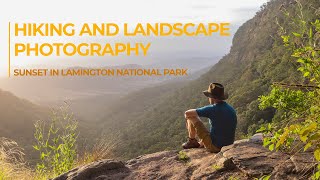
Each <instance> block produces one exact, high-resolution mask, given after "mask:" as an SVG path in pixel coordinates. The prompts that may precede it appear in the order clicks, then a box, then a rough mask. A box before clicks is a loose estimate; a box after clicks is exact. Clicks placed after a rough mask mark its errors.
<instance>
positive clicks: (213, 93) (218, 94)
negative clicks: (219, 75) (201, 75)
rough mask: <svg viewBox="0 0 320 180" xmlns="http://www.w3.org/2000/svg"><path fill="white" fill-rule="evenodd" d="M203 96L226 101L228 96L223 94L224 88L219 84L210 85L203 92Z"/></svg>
mask: <svg viewBox="0 0 320 180" xmlns="http://www.w3.org/2000/svg"><path fill="white" fill-rule="evenodd" d="M203 94H204V95H205V96H207V97H209V98H214V99H219V100H226V99H228V94H227V93H225V92H224V87H223V85H222V84H220V83H211V84H210V85H209V88H208V90H205V91H203Z"/></svg>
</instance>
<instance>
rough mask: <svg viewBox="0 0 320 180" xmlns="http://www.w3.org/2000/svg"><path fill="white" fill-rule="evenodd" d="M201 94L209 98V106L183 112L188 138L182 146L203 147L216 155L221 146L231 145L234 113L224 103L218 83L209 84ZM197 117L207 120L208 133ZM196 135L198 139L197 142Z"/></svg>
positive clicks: (234, 125) (220, 86)
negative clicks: (208, 125)
mask: <svg viewBox="0 0 320 180" xmlns="http://www.w3.org/2000/svg"><path fill="white" fill-rule="evenodd" d="M203 94H204V95H205V96H207V97H208V98H209V103H210V105H208V106H204V107H201V108H198V109H190V110H188V111H186V112H185V119H186V124H187V129H188V132H189V138H188V141H187V142H186V143H184V144H183V145H182V147H183V148H184V149H190V148H199V147H205V148H206V149H207V150H208V151H210V152H213V153H217V152H219V151H220V150H221V148H222V147H223V146H227V145H230V144H233V142H234V138H235V130H236V126H237V115H236V111H235V110H234V109H233V107H232V106H230V105H229V104H228V103H226V102H225V101H224V100H226V99H227V95H225V93H224V87H223V85H222V84H219V83H211V84H210V85H209V88H208V90H206V91H203ZM199 117H206V118H209V124H210V132H209V131H208V130H207V128H206V127H205V126H204V124H203V123H202V122H201V120H200V118H199ZM196 135H197V136H198V138H199V139H200V142H198V141H197V140H196V139H195V137H196Z"/></svg>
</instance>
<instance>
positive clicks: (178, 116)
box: [101, 0, 320, 158]
mask: <svg viewBox="0 0 320 180" xmlns="http://www.w3.org/2000/svg"><path fill="white" fill-rule="evenodd" d="M300 3H301V4H302V7H303V8H304V9H303V11H304V14H305V18H307V20H309V21H314V20H315V19H316V18H319V17H320V14H319V13H320V11H319V8H320V1H319V0H302V1H300ZM297 6H298V4H297V3H296V1H292V0H272V1H270V2H268V3H267V4H266V5H265V6H262V7H261V10H260V11H259V12H257V14H256V16H255V17H254V18H252V19H250V20H249V21H247V22H246V23H244V24H243V25H242V26H241V27H240V28H239V29H238V31H237V32H236V34H235V36H234V38H233V44H232V47H231V50H230V53H229V54H227V55H226V56H224V57H223V58H222V59H221V60H220V61H219V62H218V63H217V64H216V65H214V66H213V67H212V68H211V69H210V70H209V71H208V72H207V73H205V74H203V75H202V76H201V77H200V78H198V79H196V80H194V81H192V82H189V83H187V84H180V85H179V84H176V86H175V88H176V89H175V90H173V91H169V92H165V91H164V92H163V89H166V87H167V85H164V86H160V87H155V88H149V89H144V90H141V91H140V92H137V93H138V94H141V96H135V94H129V95H128V96H126V97H125V98H123V99H124V100H127V101H123V102H120V103H117V104H115V106H116V107H117V109H118V110H116V111H112V112H106V116H105V117H104V118H102V119H101V123H103V122H104V123H105V126H103V127H102V128H101V131H102V132H106V133H108V134H110V135H112V134H114V133H115V132H118V133H119V134H120V135H117V139H118V141H119V142H121V144H120V145H119V147H118V148H117V151H116V153H117V154H118V155H119V156H121V157H124V158H132V157H135V156H137V155H140V154H144V153H151V152H157V151H160V150H164V149H176V148H179V147H180V145H181V143H182V142H183V141H185V138H186V137H187V132H186V129H185V120H184V117H183V113H184V111H186V110H188V109H190V108H197V107H201V106H204V105H207V104H208V99H207V98H205V97H204V96H203V94H202V91H203V90H205V89H207V87H208V85H209V83H211V82H220V83H222V84H224V85H225V87H226V90H227V91H228V93H229V95H230V98H229V99H228V100H227V101H228V102H229V103H230V104H231V105H233V106H234V107H235V108H236V110H237V114H238V128H237V137H238V138H240V137H241V135H244V134H247V133H253V132H255V130H256V129H257V128H258V127H259V126H260V124H261V123H264V122H268V121H270V120H271V119H272V117H273V115H274V110H273V109H267V110H265V111H260V110H259V109H258V100H257V99H258V96H259V95H262V94H264V93H266V92H268V90H269V88H270V85H271V84H272V83H273V82H286V83H303V80H302V79H301V77H300V74H299V72H298V71H297V70H296V69H297V64H296V63H295V62H294V61H292V57H291V56H290V53H287V50H286V49H285V47H284V46H283V44H282V40H281V38H280V36H279V34H278V28H279V27H278V26H277V24H276V19H277V20H278V22H279V23H282V24H284V26H286V23H289V21H288V20H286V19H285V17H284V15H283V12H281V11H280V10H279V9H280V8H286V9H287V11H288V12H290V13H292V14H297ZM147 92H152V93H147ZM146 100H148V102H151V103H150V104H148V103H145V101H146ZM128 104H129V106H130V108H134V109H136V111H133V112H132V110H131V109H129V107H128ZM127 107H128V108H127ZM123 114H125V115H123Z"/></svg>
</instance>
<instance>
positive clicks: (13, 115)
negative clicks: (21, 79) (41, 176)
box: [0, 89, 49, 155]
mask: <svg viewBox="0 0 320 180" xmlns="http://www.w3.org/2000/svg"><path fill="white" fill-rule="evenodd" d="M48 114H49V111H48V109H46V108H42V107H40V106H38V105H35V104H33V103H31V102H30V101H27V100H24V99H20V98H18V97H16V96H15V95H13V94H12V93H10V92H7V91H3V90H1V89H0V137H6V138H10V139H13V140H15V141H17V142H18V144H19V145H21V147H24V148H25V149H26V151H27V152H31V150H32V145H33V143H34V141H33V139H34V138H33V132H34V125H33V124H34V122H36V121H37V120H40V119H42V120H43V119H46V118H48ZM28 155H29V154H28Z"/></svg>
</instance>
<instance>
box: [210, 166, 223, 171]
mask: <svg viewBox="0 0 320 180" xmlns="http://www.w3.org/2000/svg"><path fill="white" fill-rule="evenodd" d="M211 168H212V169H214V170H216V171H217V170H220V169H222V168H223V167H222V166H219V165H217V164H214V165H212V166H211Z"/></svg>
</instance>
